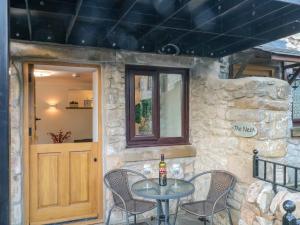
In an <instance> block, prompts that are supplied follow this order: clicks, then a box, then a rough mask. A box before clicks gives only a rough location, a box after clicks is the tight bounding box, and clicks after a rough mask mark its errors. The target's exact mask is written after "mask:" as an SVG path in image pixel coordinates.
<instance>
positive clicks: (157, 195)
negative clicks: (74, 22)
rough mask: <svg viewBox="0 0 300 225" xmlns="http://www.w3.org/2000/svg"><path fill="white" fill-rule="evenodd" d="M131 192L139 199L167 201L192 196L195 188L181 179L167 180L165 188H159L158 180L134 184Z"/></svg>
mask: <svg viewBox="0 0 300 225" xmlns="http://www.w3.org/2000/svg"><path fill="white" fill-rule="evenodd" d="M131 190H132V192H133V193H134V194H136V195H138V196H140V197H144V198H148V199H157V200H168V199H179V198H182V197H185V196H188V195H191V194H193V193H194V191H195V186H194V185H193V184H192V183H191V182H188V181H185V180H181V179H176V180H175V179H173V178H168V180H167V185H166V186H159V183H158V179H147V180H146V179H144V180H140V181H138V182H136V183H134V184H133V185H132V187H131Z"/></svg>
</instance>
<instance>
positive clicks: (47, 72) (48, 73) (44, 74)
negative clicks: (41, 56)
mask: <svg viewBox="0 0 300 225" xmlns="http://www.w3.org/2000/svg"><path fill="white" fill-rule="evenodd" d="M52 74H53V71H50V70H34V76H35V77H49V76H51V75H52Z"/></svg>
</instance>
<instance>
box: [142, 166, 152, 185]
mask: <svg viewBox="0 0 300 225" xmlns="http://www.w3.org/2000/svg"><path fill="white" fill-rule="evenodd" d="M151 173H152V167H151V165H150V164H144V175H145V176H146V177H147V178H148V177H149V176H150V175H151ZM149 187H150V186H149V183H148V181H147V182H146V188H147V189H149Z"/></svg>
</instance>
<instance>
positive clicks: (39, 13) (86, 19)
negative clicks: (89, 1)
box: [11, 7, 264, 41]
mask: <svg viewBox="0 0 300 225" xmlns="http://www.w3.org/2000/svg"><path fill="white" fill-rule="evenodd" d="M11 13H12V15H14V14H18V15H20V14H23V13H24V14H25V13H26V12H25V9H20V8H14V7H11ZM80 14H81V13H80ZM31 16H32V17H49V18H51V19H58V18H61V19H63V18H66V17H72V16H73V15H72V14H66V13H54V12H47V11H39V10H31ZM76 21H82V22H87V23H95V24H98V23H99V22H111V23H116V22H117V20H115V19H107V18H101V17H93V16H82V15H78V17H77V19H76ZM124 23H127V24H132V25H138V26H149V28H151V27H153V26H152V25H150V24H147V23H140V22H133V21H130V20H129V21H127V20H125V21H124ZM159 28H161V29H169V30H176V31H182V32H188V31H190V30H189V29H186V28H178V27H170V26H164V25H161V26H159ZM193 32H194V33H195V34H211V35H220V33H216V32H210V31H200V30H195V31H193ZM225 36H226V37H234V38H249V39H253V40H261V41H263V40H264V39H260V38H252V37H250V36H244V35H239V34H228V35H225Z"/></svg>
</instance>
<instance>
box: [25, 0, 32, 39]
mask: <svg viewBox="0 0 300 225" xmlns="http://www.w3.org/2000/svg"><path fill="white" fill-rule="evenodd" d="M25 5H26V14H27V15H26V16H27V24H28V33H29V40H30V41H31V40H32V24H31V14H30V8H29V4H28V0H25Z"/></svg>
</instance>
